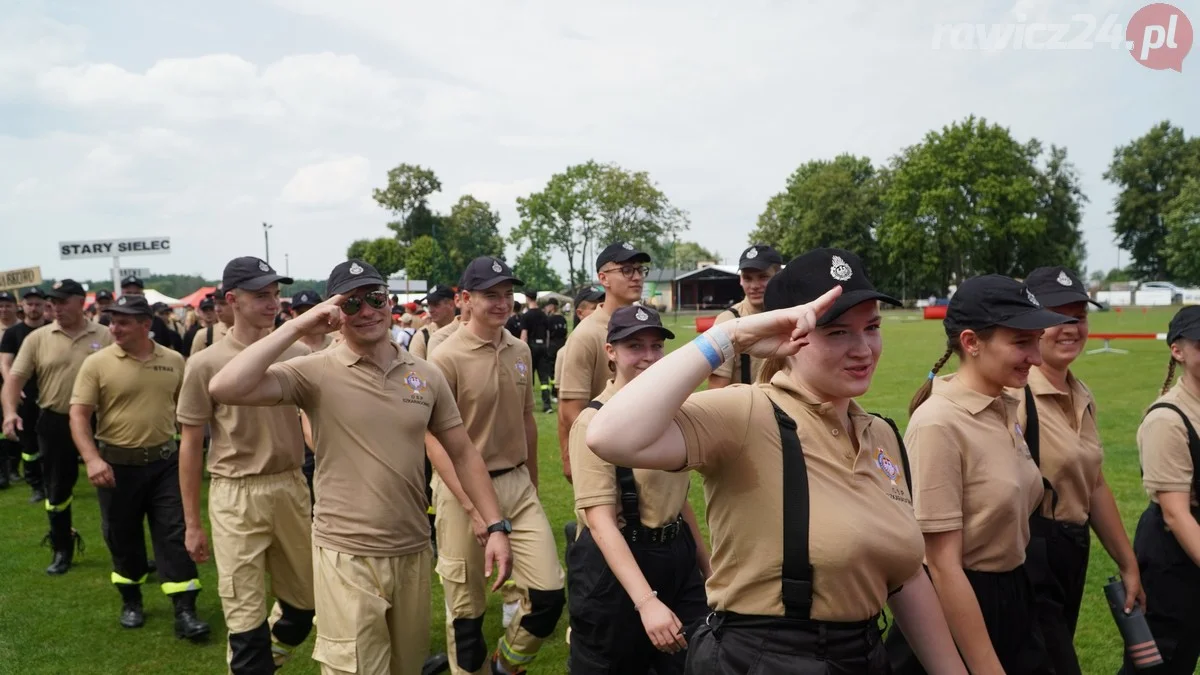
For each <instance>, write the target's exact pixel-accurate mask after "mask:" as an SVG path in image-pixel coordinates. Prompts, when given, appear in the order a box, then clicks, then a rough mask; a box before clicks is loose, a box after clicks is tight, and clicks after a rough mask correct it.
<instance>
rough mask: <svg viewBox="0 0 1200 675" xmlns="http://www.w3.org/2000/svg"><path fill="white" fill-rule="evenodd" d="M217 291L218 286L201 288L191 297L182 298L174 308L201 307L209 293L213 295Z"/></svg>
mask: <svg viewBox="0 0 1200 675" xmlns="http://www.w3.org/2000/svg"><path fill="white" fill-rule="evenodd" d="M215 290H217V287H216V286H201V287H200V288H198V289H196V290H195V291H193V292H192V293H190V294H189V295H186V296H184V297H182V298H180V299H179V302H177V303H175V305H174V306H175V307H199V306H200V301H201V300H203V299H204V297H205V296H207V295H208V294H209V293H212V292H213V291H215Z"/></svg>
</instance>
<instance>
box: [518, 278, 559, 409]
mask: <svg viewBox="0 0 1200 675" xmlns="http://www.w3.org/2000/svg"><path fill="white" fill-rule="evenodd" d="M525 297H526V300H527V301H528V304H529V307H528V309H526V310H525V313H524V314H522V315H521V335H520V338H521V341H522V342H524V343H525V344H527V345H529V352H530V354H531V358H532V359H533V370H532V372H533V373H534V374H536V375H537V377H538V382H539V383H540V387H539V390H540V391H541V394H542V412H544V413H550V412H554V409H553V408H552V407H550V393H551V392H550V390H551V388H552V387H553V380H554V362H553V361H551V360H550V323H549V321H548V317H547V316H546V313H545V312H544V311H542V308H541V307H539V306H538V301H537V293H536V292H535V291H529V292H528V293H526V294H525Z"/></svg>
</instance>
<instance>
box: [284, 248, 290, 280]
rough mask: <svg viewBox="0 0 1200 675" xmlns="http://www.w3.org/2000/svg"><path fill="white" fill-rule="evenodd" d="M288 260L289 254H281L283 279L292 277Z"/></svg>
mask: <svg viewBox="0 0 1200 675" xmlns="http://www.w3.org/2000/svg"><path fill="white" fill-rule="evenodd" d="M289 258H290V256H289V254H287V253H284V254H283V276H285V277H290V276H292V261H291V260H289Z"/></svg>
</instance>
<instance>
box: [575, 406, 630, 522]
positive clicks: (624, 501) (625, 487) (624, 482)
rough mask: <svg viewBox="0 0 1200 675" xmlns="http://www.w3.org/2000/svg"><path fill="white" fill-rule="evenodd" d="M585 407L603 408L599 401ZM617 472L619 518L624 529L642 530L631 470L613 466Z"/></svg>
mask: <svg viewBox="0 0 1200 675" xmlns="http://www.w3.org/2000/svg"><path fill="white" fill-rule="evenodd" d="M587 407H589V408H591V409H592V410H599V409H601V408H603V407H604V404H603V403H601V402H600V401H591V402H589V403H588V404H587ZM613 468H615V469H616V470H617V486H618V488H619V489H620V490H621V516H622V517H624V518H625V527H627V528H630V527H635V528H639V529H641V528H643V527H644V526H643V525H642V515H641V512H640V511H639V509H638V492H637V483H636V482H635V481H634V480H633V469H630V468H629V467H627V466H614V467H613Z"/></svg>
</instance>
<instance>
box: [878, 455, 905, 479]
mask: <svg viewBox="0 0 1200 675" xmlns="http://www.w3.org/2000/svg"><path fill="white" fill-rule="evenodd" d="M875 453H876V454H875V465H876V466H878V467H879V470H880V471H882V472H883V475H884V476H887V479H888V480H889V481H891V482H892V485H895V484H896V478H897V477H898V476H899V475H900V469H899V468H898V467H897V466H896V463H895V462H893V461H892V458H891V457H890V456H889V455H888V454H887V450H884V449H883V448H876V449H875Z"/></svg>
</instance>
